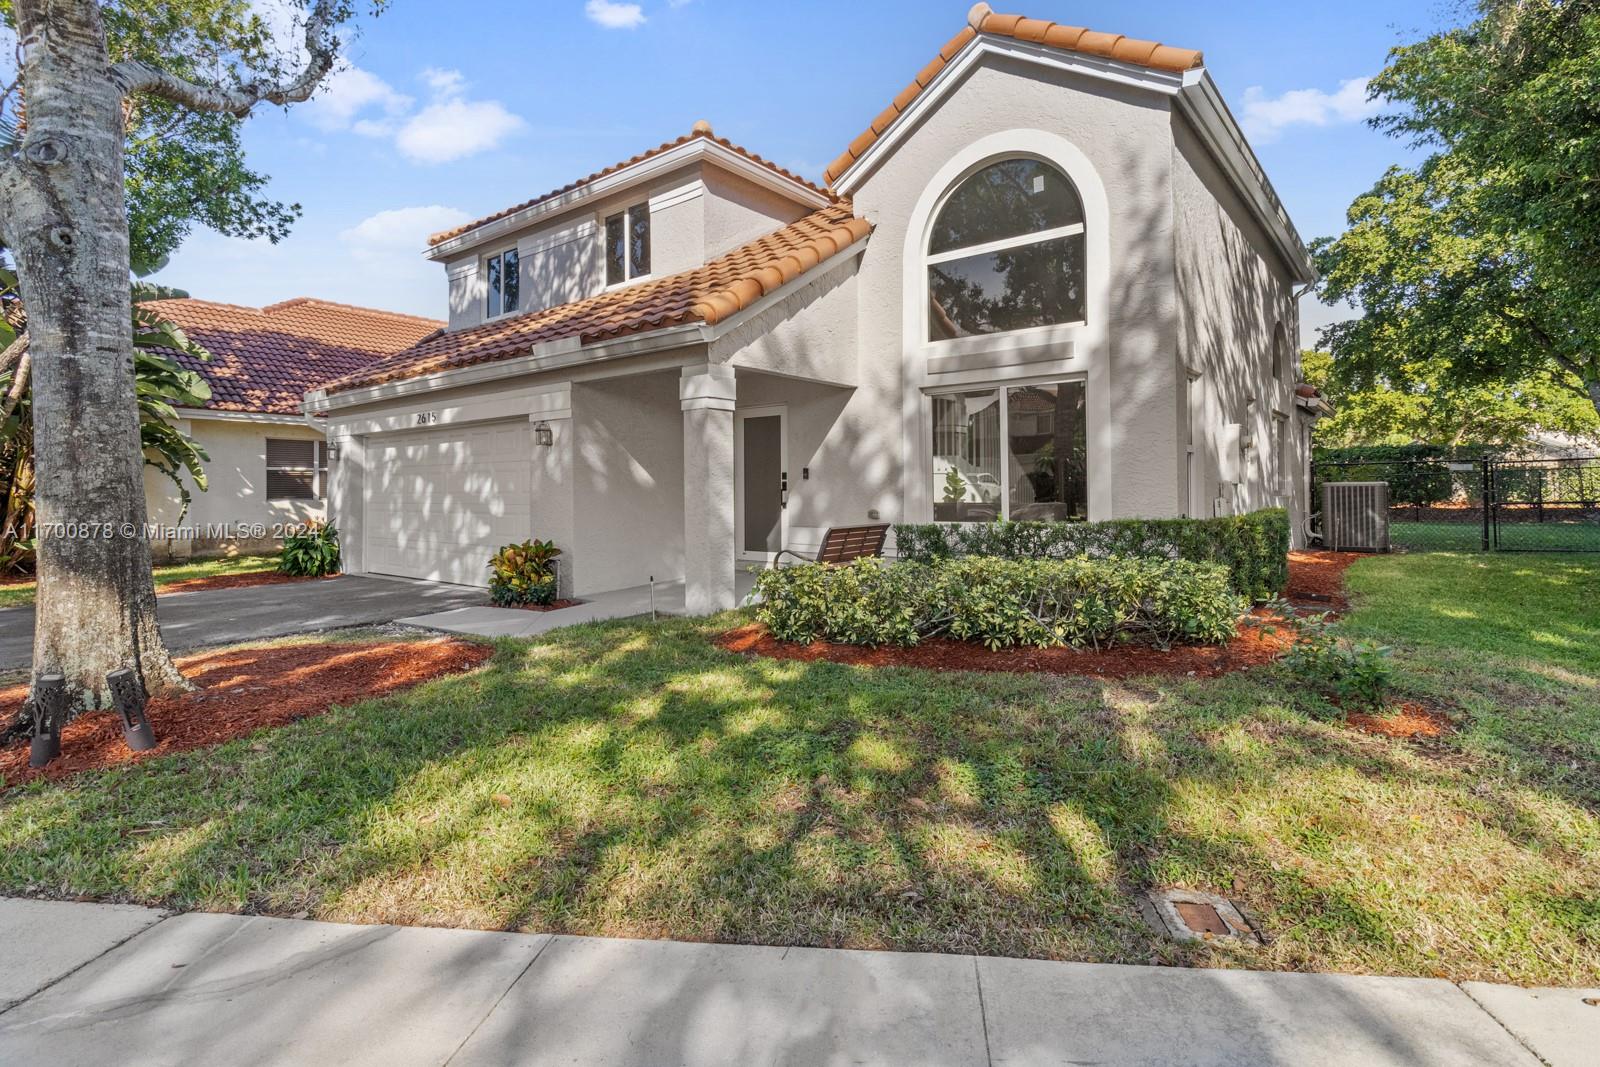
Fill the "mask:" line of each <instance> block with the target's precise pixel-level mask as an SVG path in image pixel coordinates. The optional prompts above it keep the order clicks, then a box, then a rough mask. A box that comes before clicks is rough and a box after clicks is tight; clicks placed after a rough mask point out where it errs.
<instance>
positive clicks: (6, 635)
mask: <svg viewBox="0 0 1600 1067" xmlns="http://www.w3.org/2000/svg"><path fill="white" fill-rule="evenodd" d="M487 598H488V593H486V592H485V591H484V590H482V589H472V588H468V587H467V586H461V585H441V584H439V583H437V582H413V581H409V580H407V579H404V578H367V577H363V576H356V575H343V576H341V577H338V578H328V579H326V580H324V581H309V582H287V583H284V584H282V585H254V586H246V587H244V588H239V589H200V590H195V591H193V592H188V593H163V594H161V595H160V596H158V597H157V598H156V603H157V609H156V610H157V616H158V618H159V619H160V620H161V636H162V637H164V638H165V639H166V642H167V647H168V648H171V649H184V648H198V647H200V646H202V645H227V644H234V643H237V642H241V641H256V640H260V639H262V638H266V637H281V636H283V635H284V634H293V633H304V632H307V631H312V630H332V629H337V628H338V627H341V626H365V625H370V624H376V623H387V622H392V621H394V620H395V619H396V618H398V617H400V616H402V615H415V614H417V612H418V611H419V610H422V609H427V610H435V611H437V610H442V609H445V608H454V607H459V606H461V605H463V604H481V603H483V602H484V601H485V600H486V599H487ZM32 658H33V608H31V607H24V608H6V609H5V610H3V611H0V670H9V669H11V668H16V667H26V666H27V665H28V663H29V662H30V661H31V660H32Z"/></svg>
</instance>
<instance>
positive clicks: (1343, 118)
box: [1241, 78, 1383, 144]
mask: <svg viewBox="0 0 1600 1067" xmlns="http://www.w3.org/2000/svg"><path fill="white" fill-rule="evenodd" d="M1368 80H1369V79H1367V78H1351V79H1349V80H1347V81H1342V82H1340V83H1339V88H1338V89H1337V90H1335V91H1334V92H1331V93H1327V92H1323V91H1322V90H1321V89H1291V90H1289V91H1288V92H1286V93H1284V94H1283V95H1282V96H1268V95H1267V94H1266V92H1265V91H1264V90H1263V89H1262V88H1261V87H1260V86H1259V85H1256V86H1251V87H1250V88H1249V89H1246V90H1245V91H1244V118H1243V120H1242V122H1241V125H1242V126H1243V127H1244V131H1245V133H1246V135H1248V136H1249V137H1250V139H1251V140H1253V141H1257V142H1259V143H1262V144H1265V143H1267V142H1269V141H1275V140H1277V139H1278V135H1279V134H1280V133H1282V132H1283V130H1284V129H1285V128H1286V127H1289V126H1333V125H1336V124H1339V123H1346V122H1360V121H1361V120H1362V119H1364V118H1368V117H1370V116H1372V115H1375V114H1377V113H1378V112H1379V111H1381V110H1382V108H1383V105H1382V103H1381V102H1380V101H1369V100H1368V99H1367V82H1368Z"/></svg>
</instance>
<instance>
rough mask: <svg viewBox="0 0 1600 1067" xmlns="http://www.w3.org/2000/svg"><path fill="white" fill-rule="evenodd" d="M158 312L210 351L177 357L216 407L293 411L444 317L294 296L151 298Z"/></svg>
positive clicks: (437, 327)
mask: <svg viewBox="0 0 1600 1067" xmlns="http://www.w3.org/2000/svg"><path fill="white" fill-rule="evenodd" d="M140 306H141V307H146V308H150V309H152V310H154V311H156V312H158V313H159V314H160V315H161V316H162V317H163V318H165V319H167V320H168V321H170V322H172V323H173V324H174V325H176V326H177V327H178V328H179V329H181V330H182V331H183V332H184V333H185V334H187V335H188V336H189V339H190V340H192V341H194V342H195V343H196V344H198V345H200V346H201V347H202V348H204V349H205V350H206V351H207V352H209V353H210V354H211V358H210V359H209V360H197V359H194V358H193V357H191V356H188V355H185V354H184V353H182V352H173V353H172V355H173V357H174V358H176V360H177V361H178V363H180V364H181V365H182V366H184V367H185V368H187V369H188V370H192V371H194V372H196V373H197V374H199V375H200V376H201V377H203V378H204V379H205V380H206V381H207V382H208V383H209V384H210V386H211V400H210V402H209V403H207V404H206V407H208V408H212V409H214V410H217V411H241V412H259V413H266V414H273V415H297V414H299V413H300V407H301V402H302V401H303V400H304V398H305V394H306V391H307V390H309V389H315V388H316V387H317V386H319V385H321V384H322V383H323V382H325V381H327V380H328V379H330V378H338V377H341V376H343V375H346V374H351V373H353V372H355V371H358V370H360V369H361V368H362V367H365V366H369V365H370V364H372V363H373V362H374V361H376V360H378V359H381V358H383V357H385V356H389V355H393V354H394V353H395V352H398V351H400V350H401V349H403V348H409V347H410V346H411V345H414V344H416V343H417V342H418V341H419V340H421V339H422V338H424V337H426V336H427V335H428V334H431V333H436V332H438V331H439V330H440V329H441V328H443V326H444V323H442V322H439V321H437V320H435V319H425V318H421V317H419V316H416V315H401V314H398V313H396V312H392V311H377V310H375V309H373V308H362V307H352V306H351V305H349V304H335V303H333V302H331V301H327V300H314V299H311V298H309V297H298V298H296V299H294V300H285V301H283V302H282V303H279V304H270V305H268V306H267V307H264V308H252V307H240V306H239V305H237V304H217V303H213V302H212V301H209V300H189V299H183V300H151V301H147V302H145V303H144V304H141V305H140Z"/></svg>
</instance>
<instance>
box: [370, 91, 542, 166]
mask: <svg viewBox="0 0 1600 1067" xmlns="http://www.w3.org/2000/svg"><path fill="white" fill-rule="evenodd" d="M526 125H527V124H526V123H524V122H523V121H522V120H521V119H520V118H518V117H517V116H515V115H513V114H512V113H511V112H509V111H507V110H506V109H505V106H504V105H502V104H501V103H500V102H499V101H498V100H476V101H474V100H441V101H438V102H436V103H432V104H429V105H428V106H427V107H425V108H423V109H422V110H421V111H419V112H417V113H416V114H415V115H413V116H411V118H409V119H407V120H406V122H405V125H403V126H401V127H400V131H399V132H398V133H396V134H395V139H394V143H395V146H396V147H397V148H399V149H400V151H401V153H402V154H403V155H404V156H405V157H406V158H407V159H409V160H411V161H412V162H413V163H448V162H450V161H451V160H453V159H460V158H462V157H463V156H470V155H473V154H474V153H477V152H482V151H485V150H486V149H490V148H494V147H495V146H496V145H498V144H499V143H500V142H501V141H503V140H505V139H506V138H507V137H509V136H511V135H512V134H514V133H516V132H517V131H518V130H521V129H522V128H523V127H524V126H526Z"/></svg>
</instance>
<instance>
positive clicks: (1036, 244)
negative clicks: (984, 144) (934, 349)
mask: <svg viewBox="0 0 1600 1067" xmlns="http://www.w3.org/2000/svg"><path fill="white" fill-rule="evenodd" d="M1084 314H1085V312H1084V230H1083V203H1082V202H1081V201H1080V200H1079V199H1078V192H1077V190H1076V189H1074V188H1073V187H1072V183H1071V182H1070V181H1068V180H1067V177H1066V175H1064V174H1062V173H1061V172H1060V171H1059V170H1056V169H1055V168H1054V167H1052V166H1050V165H1049V164H1048V163H1042V162H1040V161H1039V160H1037V159H1007V160H1002V161H1001V162H999V163H991V164H990V165H989V166H987V167H984V168H983V169H982V170H980V171H978V172H977V173H976V174H974V175H972V176H971V177H970V178H967V179H966V180H965V181H963V182H962V183H961V184H960V185H958V186H956V189H955V191H954V192H952V193H951V194H950V196H949V198H948V199H947V200H946V201H945V203H944V206H943V207H941V208H940V209H939V213H938V215H937V216H936V217H935V218H934V221H933V232H932V233H931V234H930V235H929V238H928V337H929V339H930V340H936V341H937V340H943V339H946V338H951V337H968V336H972V335H975V334H989V333H1003V332H1005V331H1008V330H1024V329H1028V328H1030V327H1034V326H1050V325H1054V324H1057V323H1068V322H1082V321H1083V319H1084Z"/></svg>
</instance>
